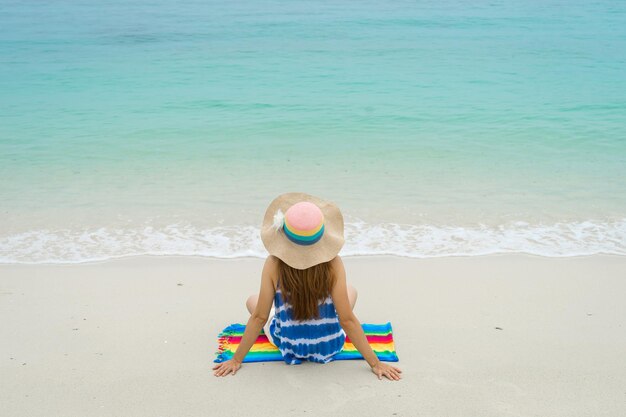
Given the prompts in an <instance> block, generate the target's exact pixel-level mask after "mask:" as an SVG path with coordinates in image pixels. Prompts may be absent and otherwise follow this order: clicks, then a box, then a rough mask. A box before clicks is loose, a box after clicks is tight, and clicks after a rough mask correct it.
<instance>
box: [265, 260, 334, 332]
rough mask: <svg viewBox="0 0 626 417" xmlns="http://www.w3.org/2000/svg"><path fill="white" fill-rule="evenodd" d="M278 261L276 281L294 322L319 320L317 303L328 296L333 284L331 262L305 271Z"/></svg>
mask: <svg viewBox="0 0 626 417" xmlns="http://www.w3.org/2000/svg"><path fill="white" fill-rule="evenodd" d="M277 259H278V279H279V283H278V285H279V287H280V290H281V292H282V296H283V301H284V302H289V303H290V304H291V305H292V307H293V318H294V319H295V320H308V319H313V318H319V308H318V306H319V302H320V301H321V300H323V299H325V298H326V297H328V296H329V295H330V291H331V289H332V288H333V285H334V283H335V275H334V274H333V270H332V267H331V265H330V262H331V261H328V262H322V263H321V264H317V265H313V266H312V267H310V268H307V269H295V268H292V267H290V266H289V265H287V264H286V263H284V262H283V261H282V260H281V259H280V258H277Z"/></svg>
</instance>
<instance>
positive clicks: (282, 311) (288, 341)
mask: <svg viewBox="0 0 626 417" xmlns="http://www.w3.org/2000/svg"><path fill="white" fill-rule="evenodd" d="M261 239H262V241H263V244H264V245H265V248H266V249H267V251H268V252H269V253H270V255H269V256H268V257H267V259H266V260H265V264H264V266H263V272H262V274H261V289H260V291H259V294H258V295H256V294H255V295H252V296H250V297H249V298H248V300H247V302H246V307H247V308H248V311H249V312H250V319H249V320H248V323H247V325H246V330H245V332H244V334H243V336H242V338H241V342H240V344H239V346H238V348H237V351H236V352H235V354H234V355H233V358H232V359H230V360H228V361H225V362H222V363H220V364H218V365H216V366H215V367H214V368H213V369H214V370H215V375H216V376H226V375H228V374H230V373H232V374H233V375H234V374H235V373H236V372H237V370H238V369H239V368H240V367H241V362H242V361H243V358H244V357H245V356H246V354H247V353H248V351H249V350H250V347H252V345H253V344H254V342H255V340H256V338H257V336H258V335H259V333H260V331H261V329H262V328H263V327H264V326H266V324H267V326H266V328H265V334H266V335H268V339H269V340H270V341H271V343H273V344H274V345H276V347H278V349H279V350H280V352H281V354H282V357H283V359H284V360H285V362H286V363H287V364H300V363H302V361H303V360H309V361H312V362H318V363H328V362H330V361H332V360H333V357H334V355H336V354H337V353H339V352H340V351H341V350H342V348H343V345H344V342H345V339H346V335H347V337H349V338H350V341H351V342H352V344H354V346H355V347H356V348H357V349H358V351H359V352H360V353H361V355H363V358H364V359H365V360H366V361H367V363H368V364H369V365H370V367H371V370H372V372H373V373H374V374H376V375H377V376H378V378H379V379H382V377H383V376H385V377H386V378H388V379H391V380H399V379H400V373H401V372H402V371H401V370H400V369H399V368H397V367H395V366H391V365H389V364H387V363H383V362H381V361H380V360H379V359H378V358H377V357H376V354H375V353H374V351H373V350H372V348H371V347H370V345H369V343H368V342H367V339H366V337H365V333H364V332H363V328H362V327H361V323H360V322H359V320H358V319H357V317H356V316H355V315H354V313H353V311H352V309H353V308H354V304H355V302H356V296H357V293H356V290H355V289H354V288H353V287H352V286H349V285H348V284H347V283H346V273H345V269H344V266H343V262H342V260H341V257H339V256H338V253H339V250H340V249H341V247H342V246H343V244H344V237H343V216H342V214H341V212H340V210H339V208H338V207H337V206H336V205H335V204H333V203H332V202H328V201H324V200H322V199H320V198H318V197H314V196H312V195H309V194H305V193H286V194H282V195H280V196H278V197H277V198H276V199H274V201H272V202H271V203H270V205H269V207H268V208H267V210H266V212H265V217H264V221H263V225H262V228H261ZM272 304H273V306H274V313H273V315H272V318H271V320H270V321H269V323H268V319H269V317H270V310H271V308H272Z"/></svg>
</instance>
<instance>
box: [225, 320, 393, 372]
mask: <svg viewBox="0 0 626 417" xmlns="http://www.w3.org/2000/svg"><path fill="white" fill-rule="evenodd" d="M361 327H363V331H364V332H365V337H366V338H367V341H368V342H369V344H370V346H371V347H372V350H373V351H374V353H375V354H376V356H378V359H380V360H381V361H385V362H398V355H396V349H395V346H394V344H393V332H392V330H391V323H385V324H366V323H363V324H361ZM245 329H246V326H245V325H243V324H239V323H235V324H231V325H230V326H228V327H226V328H225V329H224V330H222V332H221V333H220V334H219V336H218V350H217V352H216V355H217V358H216V359H215V360H214V361H213V362H217V363H221V362H224V361H227V360H229V359H230V358H232V357H233V355H234V354H235V351H236V350H237V346H239V342H240V341H241V337H242V336H243V332H244V330H245ZM348 359H363V356H362V355H361V354H360V353H359V351H358V350H357V349H356V348H355V347H354V345H353V344H352V342H350V339H349V338H348V337H346V342H345V343H344V345H343V349H342V350H341V352H339V353H338V354H336V355H335V356H334V357H333V360H339V361H340V360H348ZM282 360H283V357H282V355H281V354H280V351H279V350H278V348H277V347H276V346H274V345H273V344H271V343H270V342H269V341H268V340H267V336H266V335H265V332H264V331H263V330H261V333H260V334H259V337H257V339H256V341H255V342H254V345H252V347H251V348H250V351H249V352H248V354H247V355H246V357H245V358H244V359H243V361H244V362H268V361H282Z"/></svg>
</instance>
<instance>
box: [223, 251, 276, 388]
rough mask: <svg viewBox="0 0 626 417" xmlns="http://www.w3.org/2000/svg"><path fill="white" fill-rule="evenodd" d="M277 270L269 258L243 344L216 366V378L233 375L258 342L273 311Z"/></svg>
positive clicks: (264, 268) (264, 267)
mask: <svg viewBox="0 0 626 417" xmlns="http://www.w3.org/2000/svg"><path fill="white" fill-rule="evenodd" d="M275 270H276V264H275V260H274V259H273V258H272V257H271V256H269V257H268V258H267V259H266V260H265V265H263V272H262V273H261V289H260V291H259V299H258V301H257V304H256V308H255V310H254V312H253V313H252V314H251V315H250V318H249V319H248V323H247V324H246V330H245V331H244V332H243V336H242V337H241V342H239V346H237V350H236V351H235V353H234V355H233V357H232V359H230V360H228V361H225V362H222V363H221V364H219V365H217V366H215V367H214V368H213V369H216V371H215V375H216V376H225V375H228V373H230V372H232V373H233V375H234V374H235V372H236V371H237V369H239V367H241V362H243V359H244V358H245V357H246V354H247V353H248V351H249V350H250V348H251V347H252V345H253V344H254V342H255V341H256V339H257V337H258V336H259V333H260V332H261V329H262V328H263V326H265V323H267V320H268V318H269V314H270V310H271V309H272V301H273V300H274V294H275V290H274V283H273V281H272V274H273V273H274V271H275Z"/></svg>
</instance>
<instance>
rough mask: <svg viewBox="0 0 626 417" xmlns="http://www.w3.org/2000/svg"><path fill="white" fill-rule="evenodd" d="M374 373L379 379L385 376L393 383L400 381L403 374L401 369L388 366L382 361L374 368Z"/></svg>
mask: <svg viewBox="0 0 626 417" xmlns="http://www.w3.org/2000/svg"><path fill="white" fill-rule="evenodd" d="M372 372H374V373H375V374H376V376H378V379H383V376H385V377H386V378H387V379H390V380H392V381H398V380H400V378H401V376H400V374H401V373H402V371H401V370H400V368H396V367H395V366H391V365H388V364H386V363H384V362H381V361H378V363H377V364H376V365H374V366H372Z"/></svg>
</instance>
